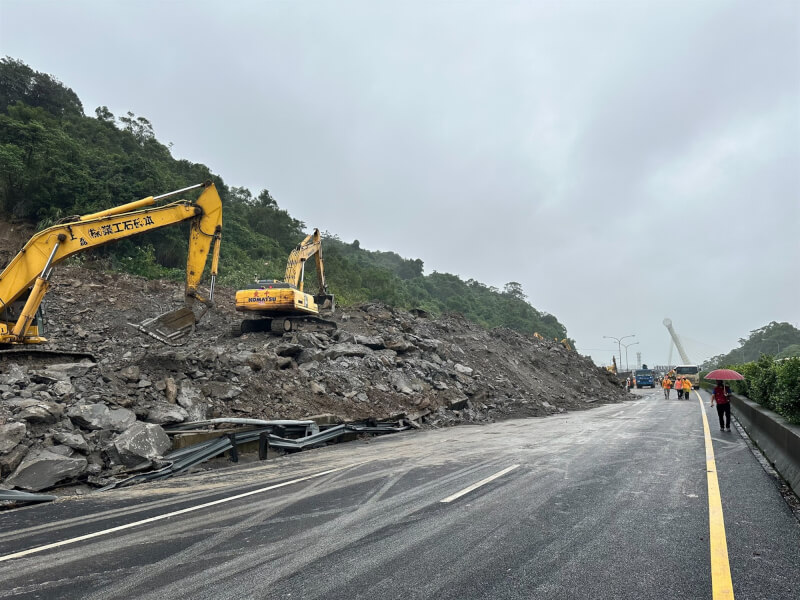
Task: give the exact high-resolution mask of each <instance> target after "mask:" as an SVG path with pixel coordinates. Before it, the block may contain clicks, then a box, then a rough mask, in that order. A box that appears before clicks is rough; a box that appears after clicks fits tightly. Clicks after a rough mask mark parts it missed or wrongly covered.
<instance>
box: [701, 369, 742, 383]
mask: <svg viewBox="0 0 800 600" xmlns="http://www.w3.org/2000/svg"><path fill="white" fill-rule="evenodd" d="M705 378H706V379H721V380H723V381H740V380H742V379H744V375H742V374H741V373H737V372H736V371H734V370H733V369H717V370H716V371H711V373H709V374H708V375H706V376H705Z"/></svg>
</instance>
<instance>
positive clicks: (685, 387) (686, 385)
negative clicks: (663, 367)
mask: <svg viewBox="0 0 800 600" xmlns="http://www.w3.org/2000/svg"><path fill="white" fill-rule="evenodd" d="M683 391H684V392H691V391H692V382H691V381H689V378H688V377H687V378H686V379H684V380H683Z"/></svg>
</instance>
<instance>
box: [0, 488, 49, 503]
mask: <svg viewBox="0 0 800 600" xmlns="http://www.w3.org/2000/svg"><path fill="white" fill-rule="evenodd" d="M56 498H58V496H51V495H50V494H31V493H30V492H23V491H20V490H0V502H52V501H53V500H55V499H56Z"/></svg>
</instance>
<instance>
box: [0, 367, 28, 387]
mask: <svg viewBox="0 0 800 600" xmlns="http://www.w3.org/2000/svg"><path fill="white" fill-rule="evenodd" d="M3 383H5V384H6V385H19V384H23V385H25V384H28V383H30V379H29V378H28V373H27V371H26V370H25V368H24V367H21V366H19V365H18V364H16V363H11V364H9V365H8V368H7V369H6V372H5V373H3Z"/></svg>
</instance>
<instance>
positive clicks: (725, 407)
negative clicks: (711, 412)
mask: <svg viewBox="0 0 800 600" xmlns="http://www.w3.org/2000/svg"><path fill="white" fill-rule="evenodd" d="M715 403H716V405H717V415H718V416H719V430H720V431H730V430H731V392H730V388H729V387H728V386H726V385H724V384H723V383H722V381H720V380H717V385H716V387H714V391H713V392H712V393H711V406H714V404H715ZM723 417H724V419H723Z"/></svg>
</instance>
